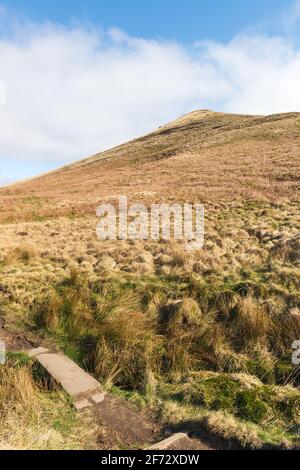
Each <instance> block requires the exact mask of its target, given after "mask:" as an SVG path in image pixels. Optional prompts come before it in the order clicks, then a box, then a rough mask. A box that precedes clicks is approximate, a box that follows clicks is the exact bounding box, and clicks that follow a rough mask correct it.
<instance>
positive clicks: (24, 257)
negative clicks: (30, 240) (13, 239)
mask: <svg viewBox="0 0 300 470" xmlns="http://www.w3.org/2000/svg"><path fill="white" fill-rule="evenodd" d="M37 255H38V253H37V250H36V249H35V247H34V246H32V245H20V246H17V247H15V248H13V249H12V250H11V251H10V252H9V253H7V254H6V256H5V257H4V265H10V264H15V263H23V264H29V263H30V262H31V261H32V260H33V259H34V258H36V257H37Z"/></svg>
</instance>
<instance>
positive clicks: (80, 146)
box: [0, 12, 300, 178]
mask: <svg viewBox="0 0 300 470" xmlns="http://www.w3.org/2000/svg"><path fill="white" fill-rule="evenodd" d="M0 18H1V16H0ZM0 21H1V20H0ZM3 28H4V29H5V31H6V33H4V32H3V33H2V35H1V33H0V79H2V80H4V81H5V82H6V87H7V104H6V105H5V106H0V121H1V127H0V164H1V166H2V167H4V165H5V161H6V162H7V161H10V162H13V161H14V162H15V161H17V160H22V161H23V162H24V163H21V165H24V168H25V165H27V164H28V165H29V163H30V164H31V165H33V162H34V161H36V162H39V164H41V162H42V161H44V162H45V165H46V163H47V165H49V162H51V165H53V166H55V165H57V164H61V163H65V162H68V161H71V160H76V159H77V158H81V157H84V156H86V155H89V154H92V153H95V152H97V151H100V150H101V149H104V148H108V147H110V146H112V145H115V144H118V143H121V142H122V141H125V140H127V139H129V138H132V137H134V136H138V135H140V134H142V133H144V132H146V131H149V130H151V129H152V128H153V127H155V126H158V125H160V124H162V123H165V122H167V121H168V120H170V119H173V118H175V117H176V116H179V115H181V114H183V113H185V112H188V111H191V110H193V109H197V108H213V109H216V110H224V111H230V112H242V113H261V114H269V113H273V112H280V111H293V110H300V89H299V78H300V50H298V49H297V47H296V46H294V45H293V43H292V42H291V41H290V39H288V38H287V37H285V36H281V37H269V36H264V35H253V34H246V35H245V34H244V35H238V36H237V37H235V38H234V39H233V40H232V41H230V42H229V43H227V44H221V43H216V42H211V41H208V42H201V43H198V44H197V45H191V46H190V47H189V48H187V47H184V46H182V45H180V44H178V43H174V42H173V43H171V42H159V41H154V40H153V41H151V40H145V39H142V38H133V37H130V36H128V35H127V34H126V33H125V32H122V31H119V30H117V29H111V30H108V31H101V30H99V29H96V28H95V27H93V26H91V25H78V24H77V25H74V26H73V27H69V28H65V27H62V26H59V25H54V24H50V23H47V24H33V23H30V22H28V21H26V20H25V21H24V20H22V22H21V23H20V22H18V21H16V19H15V17H14V16H13V17H11V16H10V15H9V14H8V13H7V12H6V13H5V25H3ZM3 28H2V31H3ZM8 30H9V33H7V31H8ZM0 31H1V28H0ZM10 171H11V170H10ZM24 174H25V173H24ZM3 177H5V178H6V177H12V178H13V176H12V175H11V173H9V175H5V176H3Z"/></svg>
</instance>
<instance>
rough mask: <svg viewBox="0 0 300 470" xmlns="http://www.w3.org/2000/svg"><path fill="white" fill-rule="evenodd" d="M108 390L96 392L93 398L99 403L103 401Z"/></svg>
mask: <svg viewBox="0 0 300 470" xmlns="http://www.w3.org/2000/svg"><path fill="white" fill-rule="evenodd" d="M106 395H107V394H106V392H103V393H95V394H94V395H92V396H91V400H92V401H93V402H94V403H95V404H96V405H98V404H99V403H102V402H103V401H104V400H105V397H106Z"/></svg>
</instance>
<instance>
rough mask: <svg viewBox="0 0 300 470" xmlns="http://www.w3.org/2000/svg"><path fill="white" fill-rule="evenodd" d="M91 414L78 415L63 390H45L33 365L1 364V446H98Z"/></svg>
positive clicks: (8, 448) (76, 447)
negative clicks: (15, 366) (35, 373)
mask: <svg viewBox="0 0 300 470" xmlns="http://www.w3.org/2000/svg"><path fill="white" fill-rule="evenodd" d="M97 434H98V431H97V428H96V426H95V425H94V424H93V422H92V420H91V417H89V416H87V415H86V416H81V417H76V415H75V411H73V410H72V408H71V404H70V403H69V402H68V401H67V399H66V397H65V396H64V395H63V394H62V393H60V392H46V391H45V390H43V389H42V387H41V386H39V385H38V384H37V383H35V382H34V381H33V378H32V375H31V371H30V368H29V367H27V366H23V367H21V368H17V369H16V368H14V367H12V366H9V365H7V366H0V449H2V450H12V449H21V450H26V449H82V448H86V449H92V448H94V449H96V448H97V442H96V439H97Z"/></svg>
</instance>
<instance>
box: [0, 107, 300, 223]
mask: <svg viewBox="0 0 300 470" xmlns="http://www.w3.org/2000/svg"><path fill="white" fill-rule="evenodd" d="M299 148H300V114H299V113H288V114H276V115H271V116H249V115H238V114H225V113H216V112H213V111H207V110H200V111H195V112H192V113H190V114H187V115H186V116H183V117H181V118H180V119H177V120H175V121H173V122H171V123H170V124H167V125H165V126H163V127H161V128H159V129H157V130H156V131H154V132H152V133H150V134H148V135H145V136H143V137H140V138H138V139H135V140H133V141H131V142H128V143H126V144H123V145H120V146H118V147H116V148H113V149H111V150H108V151H105V152H102V153H99V154H96V155H94V156H92V157H90V158H87V159H85V160H81V161H79V162H76V163H74V164H71V165H68V166H65V167H63V168H60V169H58V170H56V171H52V172H50V173H48V174H45V175H42V176H40V177H37V178H33V179H31V180H28V181H24V182H20V183H17V184H15V185H12V186H9V187H8V188H1V189H0V201H1V206H0V220H2V221H10V220H20V219H28V220H30V218H31V217H32V216H35V217H49V216H51V217H52V216H56V215H74V214H77V215H79V214H87V213H89V214H93V213H95V208H96V206H97V205H98V204H99V203H100V202H102V201H103V200H107V199H114V198H115V197H117V196H118V195H120V194H122V195H127V196H128V197H129V198H130V199H132V200H137V201H141V200H142V201H143V202H151V201H153V200H179V201H181V200H197V201H201V202H203V203H207V202H222V201H225V202H226V201H232V200H256V201H257V200H260V201H270V202H272V201H273V202H274V201H275V202H280V201H283V200H285V199H289V200H293V201H298V200H299V194H300V191H299V189H300V186H299V178H300V153H299Z"/></svg>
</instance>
